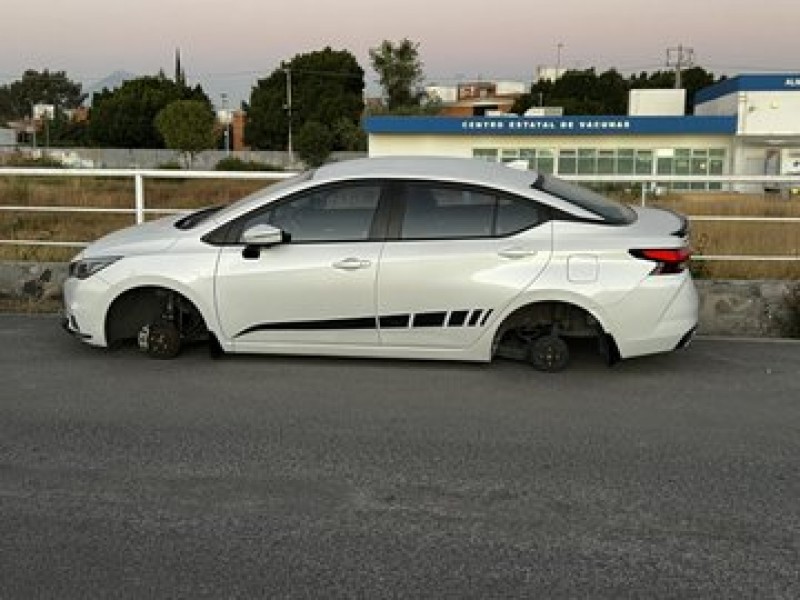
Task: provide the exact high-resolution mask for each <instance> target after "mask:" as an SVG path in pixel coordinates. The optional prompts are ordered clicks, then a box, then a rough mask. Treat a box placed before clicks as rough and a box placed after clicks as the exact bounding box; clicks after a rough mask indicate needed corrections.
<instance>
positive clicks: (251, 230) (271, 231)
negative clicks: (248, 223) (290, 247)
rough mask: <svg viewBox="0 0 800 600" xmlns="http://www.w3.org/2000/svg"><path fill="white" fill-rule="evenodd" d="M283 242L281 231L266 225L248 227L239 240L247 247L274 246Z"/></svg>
mask: <svg viewBox="0 0 800 600" xmlns="http://www.w3.org/2000/svg"><path fill="white" fill-rule="evenodd" d="M283 241H284V234H283V231H281V230H280V229H278V228H277V227H273V226H272V225H266V224H259V225H253V226H252V227H248V228H247V229H245V230H244V232H242V239H241V242H242V243H243V244H245V245H247V246H276V245H278V244H280V243H282V242H283Z"/></svg>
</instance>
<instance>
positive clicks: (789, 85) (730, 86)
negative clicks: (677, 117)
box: [694, 73, 800, 104]
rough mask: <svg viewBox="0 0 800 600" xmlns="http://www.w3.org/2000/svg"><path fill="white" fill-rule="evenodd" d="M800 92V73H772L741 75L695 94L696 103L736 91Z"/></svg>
mask: <svg viewBox="0 0 800 600" xmlns="http://www.w3.org/2000/svg"><path fill="white" fill-rule="evenodd" d="M781 91H798V92H800V73H783V74H777V73H771V74H768V75H739V76H737V77H731V78H730V79H726V80H724V81H720V82H719V83H715V84H714V85H712V86H709V87H707V88H703V89H702V90H699V91H698V92H697V94H695V97H694V102H695V104H701V103H703V102H709V101H710V100H716V99H717V98H722V97H723V96H727V95H729V94H734V93H736V92H781Z"/></svg>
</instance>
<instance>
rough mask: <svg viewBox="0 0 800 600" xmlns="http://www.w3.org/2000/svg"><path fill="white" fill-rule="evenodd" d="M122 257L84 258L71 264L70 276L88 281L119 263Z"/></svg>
mask: <svg viewBox="0 0 800 600" xmlns="http://www.w3.org/2000/svg"><path fill="white" fill-rule="evenodd" d="M120 258H122V257H121V256H99V257H97V258H82V259H79V260H75V261H73V262H71V263H69V276H70V277H77V278H78V279H87V278H89V277H91V276H92V275H94V274H95V273H97V272H98V271H102V270H103V269H105V268H106V267H107V266H109V265H112V264H114V263H115V262H117V261H118V260H119V259H120Z"/></svg>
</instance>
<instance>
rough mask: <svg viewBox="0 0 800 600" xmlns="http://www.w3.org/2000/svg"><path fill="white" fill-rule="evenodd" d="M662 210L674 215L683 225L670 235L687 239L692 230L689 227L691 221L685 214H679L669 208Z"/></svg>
mask: <svg viewBox="0 0 800 600" xmlns="http://www.w3.org/2000/svg"><path fill="white" fill-rule="evenodd" d="M662 210H666V211H667V212H670V213H672V214H673V215H675V216H676V217H677V218H678V220H679V221H680V222H681V225H680V227H679V228H678V229H676V230H675V231H673V232H672V233H670V235H674V236H675V237H679V238H685V237H687V236H688V235H689V230H690V229H691V227H690V225H689V219H688V218H687V217H686V215H684V214H683V213H679V212H677V211H675V210H671V209H669V208H664V209H662Z"/></svg>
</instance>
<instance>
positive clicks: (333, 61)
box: [245, 47, 364, 150]
mask: <svg viewBox="0 0 800 600" xmlns="http://www.w3.org/2000/svg"><path fill="white" fill-rule="evenodd" d="M290 86H291V87H290ZM363 94H364V71H363V69H362V68H361V67H360V66H359V65H358V62H357V61H356V59H355V57H354V56H353V55H352V54H351V53H350V52H348V51H346V50H332V49H331V48H330V47H326V48H325V49H323V50H319V51H315V52H309V53H307V54H298V55H296V56H295V57H294V58H292V60H290V61H288V62H283V63H281V66H280V67H279V68H278V69H275V70H274V71H273V72H272V73H271V74H270V75H269V77H266V78H264V79H260V80H259V81H258V83H257V85H256V86H255V87H254V88H253V90H252V92H251V94H250V103H249V109H250V110H249V113H248V119H247V126H246V131H245V137H246V139H247V142H248V143H249V144H250V145H252V146H254V147H256V148H266V149H276V150H277V149H284V148H286V147H287V142H288V137H289V119H291V122H292V128H293V131H295V132H299V131H300V129H301V128H302V126H303V125H304V124H305V123H306V122H309V121H315V122H316V123H318V124H320V125H322V126H324V127H327V128H328V129H329V130H331V131H333V130H334V128H335V127H339V128H341V121H342V120H346V121H347V122H349V123H352V124H353V125H354V126H358V124H359V121H360V119H361V113H362V111H363V110H364V98H363ZM290 97H291V105H290ZM346 143H347V141H346V140H344V139H342V140H340V139H336V140H334V142H333V149H335V150H343V149H347V148H345V144H346Z"/></svg>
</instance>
